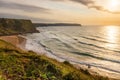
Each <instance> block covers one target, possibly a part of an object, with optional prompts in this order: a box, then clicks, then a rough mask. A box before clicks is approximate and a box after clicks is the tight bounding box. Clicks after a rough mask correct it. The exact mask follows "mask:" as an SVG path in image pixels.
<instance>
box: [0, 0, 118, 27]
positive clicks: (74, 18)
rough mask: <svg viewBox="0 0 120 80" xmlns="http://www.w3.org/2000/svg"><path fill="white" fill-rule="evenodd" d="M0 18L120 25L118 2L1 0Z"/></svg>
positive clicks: (112, 0)
mask: <svg viewBox="0 0 120 80" xmlns="http://www.w3.org/2000/svg"><path fill="white" fill-rule="evenodd" d="M0 17H1V18H3V17H5V18H20V19H31V20H32V22H72V23H81V24H86V25H89V24H90V25H93V24H95V25H98V24H102V25H103V24H105V25H120V0H0Z"/></svg>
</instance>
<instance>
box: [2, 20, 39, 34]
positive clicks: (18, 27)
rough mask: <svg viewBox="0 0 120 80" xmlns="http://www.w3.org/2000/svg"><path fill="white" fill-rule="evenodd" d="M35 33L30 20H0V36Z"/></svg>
mask: <svg viewBox="0 0 120 80" xmlns="http://www.w3.org/2000/svg"><path fill="white" fill-rule="evenodd" d="M33 32H37V30H36V28H35V27H34V25H33V24H32V22H31V21H30V20H23V19H7V18H0V35H11V34H23V33H33Z"/></svg>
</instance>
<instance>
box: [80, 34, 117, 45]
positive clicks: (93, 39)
mask: <svg viewBox="0 0 120 80" xmlns="http://www.w3.org/2000/svg"><path fill="white" fill-rule="evenodd" d="M81 37H82V38H85V39H88V40H92V41H98V42H102V43H109V44H115V43H111V42H108V41H103V40H98V39H95V38H89V37H84V36H81Z"/></svg>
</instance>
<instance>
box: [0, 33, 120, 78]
mask: <svg viewBox="0 0 120 80" xmlns="http://www.w3.org/2000/svg"><path fill="white" fill-rule="evenodd" d="M0 39H2V40H5V41H7V42H10V43H11V44H13V45H15V46H17V47H19V48H20V49H22V50H25V51H29V50H28V49H26V42H27V39H26V38H25V37H23V36H22V35H12V36H0ZM41 46H42V47H44V49H45V48H46V49H47V47H46V46H44V45H42V44H41ZM48 50H49V49H48ZM48 50H46V51H48ZM36 53H37V54H39V55H45V56H47V57H50V58H53V59H56V60H57V61H59V62H63V61H65V60H66V59H65V58H61V57H60V56H59V57H58V56H57V55H54V53H53V54H51V53H50V50H49V51H48V53H47V52H46V53H41V52H40V51H39V52H36ZM67 61H69V62H70V63H71V64H72V65H73V66H74V67H75V68H77V69H83V70H88V71H89V72H90V73H91V74H92V75H99V76H104V77H108V78H110V79H112V78H113V79H115V80H117V79H120V77H119V78H118V77H113V76H110V74H108V73H107V72H106V71H105V70H103V71H101V70H100V69H99V68H97V67H95V66H92V65H90V68H89V65H88V64H84V63H78V64H77V63H75V61H71V60H67ZM111 75H112V73H111Z"/></svg>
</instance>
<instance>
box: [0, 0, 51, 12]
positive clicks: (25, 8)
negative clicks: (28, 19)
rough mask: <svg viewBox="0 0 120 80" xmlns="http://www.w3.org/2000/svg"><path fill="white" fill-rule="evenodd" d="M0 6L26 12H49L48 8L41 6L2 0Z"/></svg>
mask: <svg viewBox="0 0 120 80" xmlns="http://www.w3.org/2000/svg"><path fill="white" fill-rule="evenodd" d="M0 8H7V9H17V10H22V11H26V12H49V9H46V8H43V7H38V6H34V5H24V4H18V3H12V2H6V1H2V0H1V1H0Z"/></svg>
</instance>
